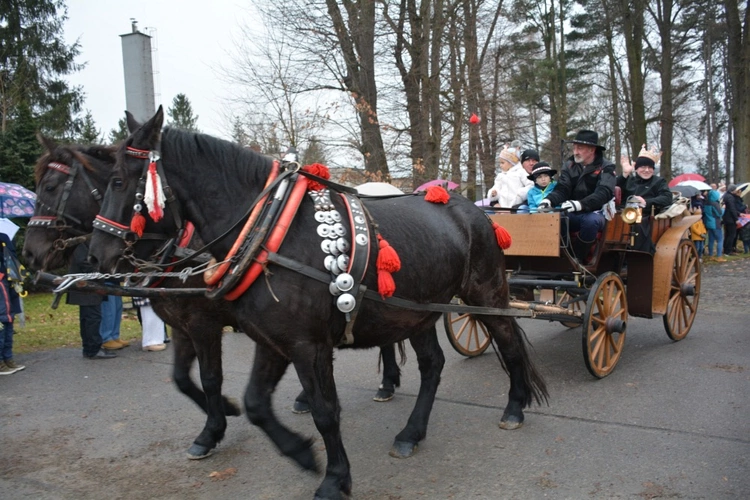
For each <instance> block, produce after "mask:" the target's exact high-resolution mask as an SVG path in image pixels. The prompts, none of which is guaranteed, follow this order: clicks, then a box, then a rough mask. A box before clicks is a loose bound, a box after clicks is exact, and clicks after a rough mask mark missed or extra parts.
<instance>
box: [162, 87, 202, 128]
mask: <svg viewBox="0 0 750 500" xmlns="http://www.w3.org/2000/svg"><path fill="white" fill-rule="evenodd" d="M167 115H168V116H169V118H170V121H169V122H168V123H167V125H169V126H170V127H175V128H179V129H182V130H187V131H189V132H199V130H198V128H197V127H196V126H195V123H196V122H197V121H198V117H197V116H193V106H192V105H191V104H190V100H189V99H188V98H187V97H186V96H185V94H177V95H176V96H175V97H174V99H172V107H171V108H169V109H167Z"/></svg>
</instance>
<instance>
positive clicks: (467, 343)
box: [443, 299, 490, 358]
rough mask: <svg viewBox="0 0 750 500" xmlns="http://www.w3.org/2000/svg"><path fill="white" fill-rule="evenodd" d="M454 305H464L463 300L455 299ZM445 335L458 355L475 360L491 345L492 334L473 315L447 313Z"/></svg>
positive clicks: (444, 316) (445, 315) (445, 316)
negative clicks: (474, 358)
mask: <svg viewBox="0 0 750 500" xmlns="http://www.w3.org/2000/svg"><path fill="white" fill-rule="evenodd" d="M452 302H453V303H454V304H463V302H462V301H461V299H454V301H452ZM443 318H444V321H445V333H447V334H448V341H449V342H450V343H451V345H452V346H453V348H454V349H455V350H456V352H457V353H459V354H461V355H463V356H466V357H469V358H473V357H475V356H479V355H480V354H482V353H483V352H484V351H486V350H487V347H489V345H490V334H489V332H488V331H487V327H485V326H484V324H482V322H481V321H478V320H476V319H475V318H474V316H472V315H471V314H459V313H445V314H444V315H443Z"/></svg>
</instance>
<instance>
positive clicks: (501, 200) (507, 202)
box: [487, 146, 534, 208]
mask: <svg viewBox="0 0 750 500" xmlns="http://www.w3.org/2000/svg"><path fill="white" fill-rule="evenodd" d="M498 163H499V166H500V171H499V172H498V173H497V176H496V177H495V184H494V185H493V186H492V188H490V190H489V191H488V192H487V198H489V199H490V202H497V206H499V207H502V208H514V207H517V206H519V205H521V204H522V203H524V202H525V201H526V194H527V193H528V192H529V189H531V186H533V185H534V183H533V182H531V181H530V180H529V179H527V174H526V171H525V170H524V169H523V167H522V166H521V163H520V162H519V159H518V149H517V148H514V147H511V148H509V147H507V146H506V147H505V148H504V149H503V150H502V151H500V160H499V161H498Z"/></svg>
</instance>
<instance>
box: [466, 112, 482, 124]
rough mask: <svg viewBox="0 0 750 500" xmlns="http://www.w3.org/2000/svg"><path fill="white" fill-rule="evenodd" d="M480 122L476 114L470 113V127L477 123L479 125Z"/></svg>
mask: <svg viewBox="0 0 750 500" xmlns="http://www.w3.org/2000/svg"><path fill="white" fill-rule="evenodd" d="M480 121H481V120H480V119H479V117H478V116H477V114H476V113H472V114H471V118H469V123H471V124H472V125H476V124H477V123H479V122H480Z"/></svg>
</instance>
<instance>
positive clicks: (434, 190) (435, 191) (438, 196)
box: [424, 186, 451, 204]
mask: <svg viewBox="0 0 750 500" xmlns="http://www.w3.org/2000/svg"><path fill="white" fill-rule="evenodd" d="M450 199H451V195H449V194H448V191H446V190H445V188H444V187H442V186H432V187H429V188H427V194H425V195H424V201H429V202H430V203H442V204H446V203H448V200H450Z"/></svg>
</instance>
